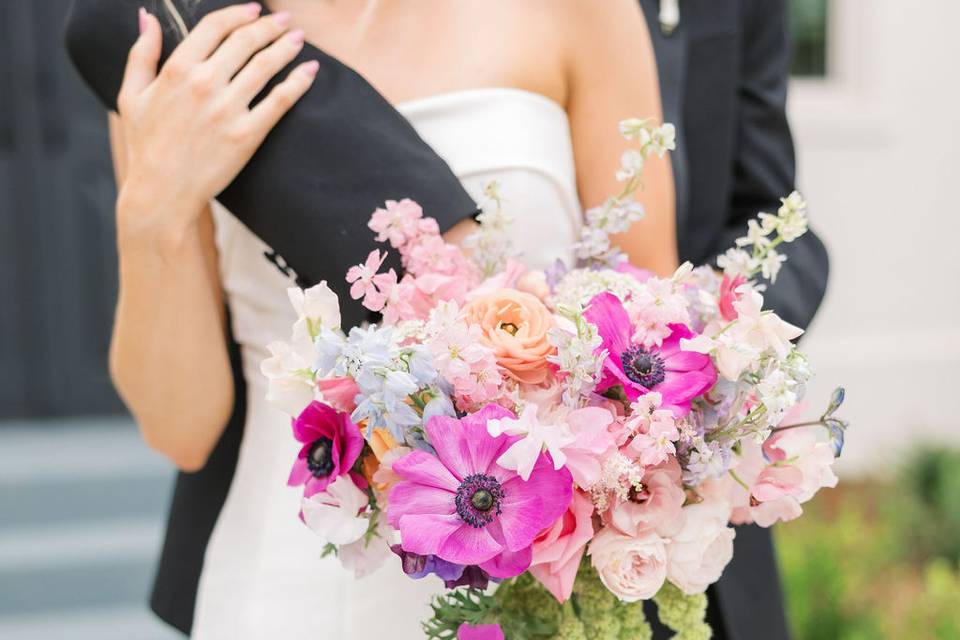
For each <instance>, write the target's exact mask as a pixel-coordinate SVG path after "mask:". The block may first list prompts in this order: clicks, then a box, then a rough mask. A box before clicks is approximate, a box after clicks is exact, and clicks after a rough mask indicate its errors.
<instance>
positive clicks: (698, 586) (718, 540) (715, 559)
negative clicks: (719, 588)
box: [667, 501, 736, 596]
mask: <svg viewBox="0 0 960 640" xmlns="http://www.w3.org/2000/svg"><path fill="white" fill-rule="evenodd" d="M683 511H684V513H685V514H686V522H685V523H684V526H683V528H682V529H681V530H680V532H679V533H678V534H677V535H675V536H674V537H673V538H672V539H671V540H670V544H669V545H668V546H667V557H668V561H667V577H668V578H669V579H670V582H672V583H673V584H675V585H676V586H677V587H679V588H680V590H681V591H683V592H684V593H685V594H687V595H688V596H691V595H695V594H698V593H703V592H704V591H705V590H706V588H707V586H709V585H711V584H713V583H714V582H716V581H717V580H719V579H720V574H722V573H723V570H724V568H726V566H727V563H728V562H730V559H731V558H733V537H734V535H736V533H735V532H734V530H733V528H732V527H729V526H727V525H728V523H729V521H730V512H731V508H730V505H729V504H727V503H726V502H722V501H707V502H701V503H699V504H692V505H689V506H687V507H684V508H683Z"/></svg>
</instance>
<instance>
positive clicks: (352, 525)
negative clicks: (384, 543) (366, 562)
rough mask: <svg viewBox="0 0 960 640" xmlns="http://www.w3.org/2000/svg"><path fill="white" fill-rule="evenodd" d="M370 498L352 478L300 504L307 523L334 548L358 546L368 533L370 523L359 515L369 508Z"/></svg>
mask: <svg viewBox="0 0 960 640" xmlns="http://www.w3.org/2000/svg"><path fill="white" fill-rule="evenodd" d="M367 502H368V498H367V494H366V493H364V492H363V491H361V490H360V489H358V488H357V486H356V485H355V484H353V480H351V479H350V476H340V477H339V478H337V479H336V480H334V481H333V483H331V484H330V485H329V486H328V487H327V490H326V491H321V492H320V493H316V494H314V495H312V496H310V497H309V498H308V497H306V496H304V498H303V500H302V501H301V503H300V507H301V509H302V510H303V521H304V522H305V523H306V525H307V526H308V527H310V529H311V530H313V532H314V533H316V534H317V535H318V536H320V537H321V538H323V539H324V540H326V541H327V542H329V543H330V544H335V545H343V544H350V543H351V542H356V541H357V540H359V539H360V538H362V537H363V534H365V533H366V532H367V527H368V524H369V522H370V521H369V519H367V518H365V517H362V516H360V515H358V514H359V513H360V510H361V509H363V508H364V507H366V506H367Z"/></svg>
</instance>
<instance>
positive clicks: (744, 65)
mask: <svg viewBox="0 0 960 640" xmlns="http://www.w3.org/2000/svg"><path fill="white" fill-rule="evenodd" d="M740 7H741V12H742V13H741V18H740V19H741V25H742V34H741V59H740V67H741V74H740V86H739V103H738V123H737V129H738V131H737V140H736V151H735V153H736V156H735V159H734V161H735V163H736V166H735V176H734V187H733V193H732V196H731V202H730V207H729V214H728V218H727V224H726V229H725V231H724V233H723V234H722V235H721V236H720V237H718V238H717V244H716V247H715V251H714V253H717V254H719V253H722V252H723V251H725V250H726V249H727V248H729V247H731V246H733V243H734V240H735V239H736V238H738V237H739V236H742V235H744V233H745V232H746V225H747V220H749V219H750V218H752V217H754V216H755V215H756V214H757V212H759V211H768V212H771V213H775V212H776V210H777V208H778V207H779V206H780V201H779V198H781V197H784V196H786V195H787V194H789V193H790V192H791V191H792V190H793V189H794V180H795V177H796V168H795V161H794V151H793V140H792V138H791V136H790V127H789V125H788V123H787V114H786V98H787V79H788V75H789V63H790V40H789V29H788V25H787V0H742V1H741V3H740ZM780 248H782V249H783V253H784V254H785V255H786V256H787V262H786V263H785V264H784V266H783V269H781V271H780V274H779V276H778V277H777V282H776V283H775V284H773V285H771V286H770V287H769V289H768V290H767V292H766V295H765V301H766V304H765V306H766V307H768V308H771V309H774V310H775V311H776V312H777V313H778V314H779V315H780V316H781V317H782V318H783V319H784V320H786V321H787V322H790V323H793V324H795V325H797V326H800V327H804V328H805V327H807V325H809V324H810V321H811V320H813V316H814V314H815V313H816V312H817V308H818V307H819V306H820V302H821V300H822V299H823V295H824V292H825V291H826V287H827V274H828V272H829V260H828V258H827V251H826V249H825V248H824V246H823V243H822V242H821V241H820V238H818V237H817V235H816V233H815V232H814V231H813V230H812V229H811V230H810V231H808V232H807V233H806V234H805V235H804V236H802V237H801V238H800V239H798V240H796V241H794V242H792V243H790V244H784V245H781V247H780Z"/></svg>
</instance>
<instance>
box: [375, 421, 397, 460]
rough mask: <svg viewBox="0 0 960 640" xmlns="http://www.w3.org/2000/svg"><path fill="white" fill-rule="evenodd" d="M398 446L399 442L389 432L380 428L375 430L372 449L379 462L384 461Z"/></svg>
mask: <svg viewBox="0 0 960 640" xmlns="http://www.w3.org/2000/svg"><path fill="white" fill-rule="evenodd" d="M396 446H397V441H396V439H395V438H394V437H393V435H392V434H391V433H390V432H389V431H387V430H386V429H381V428H380V427H377V428H376V429H374V430H373V435H372V436H371V437H370V448H371V449H373V455H375V456H377V460H383V456H384V455H386V453H387V452H388V451H390V449H393V448H394V447H396Z"/></svg>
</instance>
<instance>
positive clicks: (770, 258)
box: [760, 249, 787, 282]
mask: <svg viewBox="0 0 960 640" xmlns="http://www.w3.org/2000/svg"><path fill="white" fill-rule="evenodd" d="M786 261H787V256H785V255H783V254H782V253H778V252H777V251H774V250H773V249H769V250H768V251H767V255H766V256H764V257H763V259H762V260H761V261H760V272H761V273H762V274H763V277H764V278H766V279H767V280H769V281H770V282H776V281H777V275H778V274H779V273H780V267H782V266H783V263H784V262H786Z"/></svg>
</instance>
